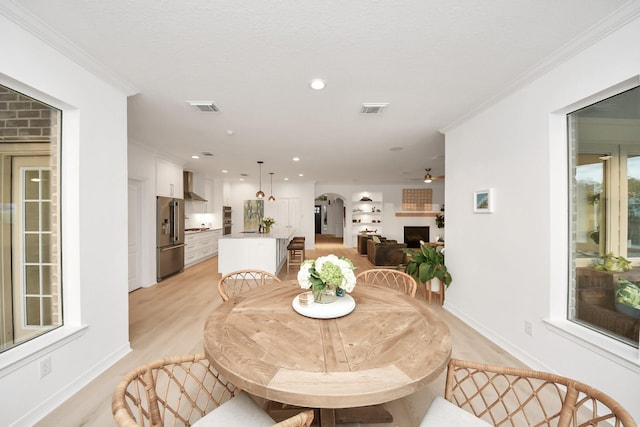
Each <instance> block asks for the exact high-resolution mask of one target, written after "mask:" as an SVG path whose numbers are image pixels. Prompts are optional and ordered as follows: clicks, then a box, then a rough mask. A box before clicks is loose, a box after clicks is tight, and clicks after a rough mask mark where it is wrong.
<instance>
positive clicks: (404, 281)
mask: <svg viewBox="0 0 640 427" xmlns="http://www.w3.org/2000/svg"><path fill="white" fill-rule="evenodd" d="M356 282H357V283H362V284H370V285H381V286H386V287H388V288H392V289H396V290H398V291H400V292H403V293H405V294H407V295H410V296H412V297H415V296H416V288H417V286H418V285H417V284H416V281H415V279H414V278H413V277H411V276H410V275H408V274H407V273H405V272H402V271H400V270H393V269H390V268H374V269H371V270H365V271H363V272H361V273H359V274H358V275H357V276H356Z"/></svg>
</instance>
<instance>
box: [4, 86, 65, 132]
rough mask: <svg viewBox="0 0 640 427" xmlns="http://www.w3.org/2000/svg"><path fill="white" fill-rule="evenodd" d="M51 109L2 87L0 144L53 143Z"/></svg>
mask: <svg viewBox="0 0 640 427" xmlns="http://www.w3.org/2000/svg"><path fill="white" fill-rule="evenodd" d="M51 108H52V107H50V106H48V105H45V104H42V103H40V102H37V101H34V100H33V99H31V98H29V97H27V96H24V95H22V94H20V93H17V92H14V91H12V90H10V89H7V88H6V87H3V86H0V143H3V142H11V143H16V142H51V129H52V128H53V127H54V126H55V125H56V123H55V121H54V123H52V122H51ZM54 120H55V119H54Z"/></svg>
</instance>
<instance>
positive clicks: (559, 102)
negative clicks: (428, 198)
mask: <svg viewBox="0 0 640 427" xmlns="http://www.w3.org/2000/svg"><path fill="white" fill-rule="evenodd" d="M636 16H637V15H636ZM638 40H640V19H636V20H634V21H632V22H631V23H630V24H628V25H627V26H626V27H624V28H622V29H620V30H618V31H616V32H614V33H612V34H610V35H609V36H607V37H606V38H605V39H603V40H602V41H600V42H598V43H596V44H595V45H593V46H591V47H589V48H587V49H586V50H584V51H583V52H581V53H578V54H577V55H575V56H574V57H572V58H571V59H568V60H567V61H566V62H564V63H563V64H561V65H560V66H558V67H556V68H555V69H553V70H551V71H549V72H548V73H547V74H546V75H544V76H543V77H541V78H538V79H537V80H536V81H533V82H531V83H529V84H527V85H526V86H524V87H522V88H521V89H520V90H518V91H517V92H515V93H513V94H512V95H511V96H509V97H507V98H505V99H503V100H501V101H500V102H498V103H496V104H495V105H493V106H490V107H488V108H486V109H485V110H484V111H482V112H480V113H479V114H477V115H476V116H475V117H472V118H470V119H468V120H466V121H465V122H463V123H461V124H459V125H457V126H456V127H454V128H452V129H450V130H448V131H447V132H446V143H445V147H446V171H447V180H446V183H447V192H446V207H447V215H446V224H447V238H446V241H447V264H448V266H449V269H450V271H451V273H452V275H453V279H454V280H453V283H452V285H451V287H450V288H449V290H448V295H447V302H446V308H447V309H449V310H451V311H452V312H454V313H455V314H457V315H458V316H460V317H461V318H463V319H464V320H465V321H467V323H470V324H471V325H472V326H474V327H475V328H477V329H478V330H479V331H480V332H482V333H484V334H485V335H487V336H488V337H489V338H490V339H492V340H493V341H494V342H496V343H498V344H499V345H501V346H502V347H504V348H505V349H506V350H508V351H510V352H511V353H513V354H515V355H516V356H518V357H520V358H521V360H523V361H524V362H525V363H527V364H529V365H530V366H532V367H534V368H539V369H543V370H549V371H553V372H556V373H558V374H561V375H565V376H569V377H572V378H576V379H578V380H580V381H583V382H585V383H587V384H590V385H592V386H594V387H596V388H598V389H600V390H602V391H604V392H605V393H607V394H610V395H611V396H612V397H613V398H614V399H616V400H618V401H619V402H620V403H621V404H622V405H623V406H625V407H626V408H627V410H629V411H630V412H631V413H632V415H633V416H634V417H635V418H636V419H638V420H640V404H639V402H640V400H639V399H640V398H639V397H638V396H640V374H639V372H640V362H639V360H640V358H639V357H638V351H637V350H635V349H630V348H629V347H628V346H624V345H621V344H619V343H616V342H614V341H613V340H603V344H604V345H603V346H602V348H600V347H595V346H593V345H590V344H589V343H585V342H584V341H582V340H581V339H577V338H574V336H573V335H571V334H570V335H563V334H562V333H561V332H560V331H562V330H565V329H570V328H571V325H568V324H567V322H563V321H562V319H564V318H565V317H564V310H565V309H564V306H565V302H566V289H567V277H568V267H567V243H566V240H567V235H568V233H567V222H568V219H567V205H568V203H567V195H566V188H567V166H566V164H567V163H566V151H567V148H566V136H565V133H564V131H563V124H564V113H565V112H566V109H567V107H568V106H571V105H573V104H575V103H578V102H580V101H581V100H583V99H585V98H587V97H589V96H591V95H593V94H595V93H597V92H600V91H602V90H605V89H607V88H609V87H611V86H614V85H616V84H618V83H620V82H623V81H625V80H627V79H630V78H636V79H637V76H638V73H640V49H638V43H637V41H638ZM557 112H559V113H557ZM486 188H494V189H495V196H496V211H495V213H493V214H474V213H473V212H472V194H473V191H474V190H481V189H486ZM549 319H551V320H552V321H553V322H547V321H548V320H549ZM546 320H547V321H546ZM525 321H530V322H532V324H533V336H529V335H526V334H525V332H524V324H525ZM554 326H558V328H555V327H554ZM579 329H583V328H579ZM595 335H598V334H585V335H584V337H585V338H586V339H587V341H593V340H595V339H597V338H594V336H595ZM618 347H626V348H627V350H621V351H622V352H623V353H625V355H626V357H623V358H616V357H615V356H612V355H611V354H610V353H609V351H612V350H613V349H615V348H618ZM454 355H455V349H454Z"/></svg>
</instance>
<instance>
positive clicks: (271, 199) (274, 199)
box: [269, 172, 276, 202]
mask: <svg viewBox="0 0 640 427" xmlns="http://www.w3.org/2000/svg"><path fill="white" fill-rule="evenodd" d="M269 175H271V195H270V196H269V201H270V202H275V201H276V198H275V197H273V172H269Z"/></svg>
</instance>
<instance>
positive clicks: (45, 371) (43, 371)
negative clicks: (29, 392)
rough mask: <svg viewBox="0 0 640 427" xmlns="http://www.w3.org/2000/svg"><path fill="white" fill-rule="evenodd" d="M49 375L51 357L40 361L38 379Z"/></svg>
mask: <svg viewBox="0 0 640 427" xmlns="http://www.w3.org/2000/svg"><path fill="white" fill-rule="evenodd" d="M50 373H51V356H47V357H45V358H44V359H42V360H40V378H44V377H46V376H47V375H49V374H50Z"/></svg>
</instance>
